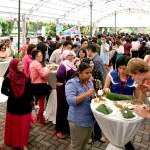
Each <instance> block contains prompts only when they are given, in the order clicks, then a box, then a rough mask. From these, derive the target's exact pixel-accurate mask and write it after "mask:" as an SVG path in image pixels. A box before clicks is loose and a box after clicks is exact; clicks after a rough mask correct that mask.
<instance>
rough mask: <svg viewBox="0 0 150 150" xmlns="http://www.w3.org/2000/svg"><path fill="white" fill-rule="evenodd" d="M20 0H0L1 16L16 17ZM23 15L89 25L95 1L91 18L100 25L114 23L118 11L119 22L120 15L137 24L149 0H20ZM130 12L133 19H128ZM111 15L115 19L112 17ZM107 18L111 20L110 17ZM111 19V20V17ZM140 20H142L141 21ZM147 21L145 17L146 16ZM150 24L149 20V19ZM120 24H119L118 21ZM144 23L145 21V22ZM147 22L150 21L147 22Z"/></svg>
mask: <svg viewBox="0 0 150 150" xmlns="http://www.w3.org/2000/svg"><path fill="white" fill-rule="evenodd" d="M18 1H19V0H1V5H0V17H4V18H17V16H18ZM20 1H21V16H22V15H25V17H26V18H30V19H33V20H46V21H47V20H48V21H53V20H58V21H59V22H62V23H63V22H69V23H80V24H87V25H90V2H92V22H93V24H94V23H95V24H96V25H97V26H114V15H115V14H116V18H117V17H118V18H117V23H119V22H121V23H123V21H118V19H119V15H120V14H124V16H122V17H121V18H123V20H124V21H125V22H126V24H125V25H123V24H122V25H121V26H128V25H127V22H128V23H130V24H132V23H133V21H134V19H136V21H137V22H136V23H135V22H134V26H141V24H140V23H139V24H138V22H139V16H142V17H141V18H144V17H146V18H147V20H149V16H150V11H149V8H150V0H20ZM131 14H136V16H133V18H134V19H133V18H132V20H129V17H131V16H132V15H131ZM111 18H112V20H111ZM107 20H108V21H107ZM109 20H110V21H109ZM140 22H141V21H140ZM144 22H145V20H144ZM149 24H150V23H149ZM116 25H117V24H116ZM142 25H144V23H143V24H142ZM145 26H148V24H147V23H146V22H145Z"/></svg>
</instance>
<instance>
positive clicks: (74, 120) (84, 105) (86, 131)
mask: <svg viewBox="0 0 150 150" xmlns="http://www.w3.org/2000/svg"><path fill="white" fill-rule="evenodd" d="M91 74H92V68H91V67H90V65H89V64H87V63H85V62H81V64H80V65H79V68H78V72H77V75H76V76H75V77H74V78H72V79H71V80H69V81H68V82H67V84H66V86H65V93H66V99H67V102H68V104H69V111H68V121H69V126H70V133H71V145H70V150H87V148H86V144H87V143H88V140H89V139H90V137H91V134H92V131H93V126H94V123H95V119H94V116H93V113H92V111H91V108H90V103H91V99H92V98H93V97H94V93H95V90H94V87H93V83H92V81H91V80H90V78H91Z"/></svg>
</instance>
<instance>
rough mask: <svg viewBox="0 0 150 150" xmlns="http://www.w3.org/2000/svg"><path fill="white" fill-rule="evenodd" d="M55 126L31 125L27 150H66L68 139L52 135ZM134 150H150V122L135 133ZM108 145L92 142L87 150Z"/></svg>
mask: <svg viewBox="0 0 150 150" xmlns="http://www.w3.org/2000/svg"><path fill="white" fill-rule="evenodd" d="M5 113H6V102H5V103H0V144H3V136H4V125H5ZM54 128H55V126H54V125H53V124H52V123H49V124H48V125H45V126H44V125H40V124H31V132H30V137H29V143H28V149H29V150H68V149H69V144H70V137H68V138H66V139H64V140H62V139H59V138H57V137H56V136H55V135H54ZM132 142H133V144H134V147H135V149H136V150H150V122H148V121H147V122H146V123H145V124H144V126H142V127H141V129H140V130H139V131H138V132H137V134H136V136H135V137H134V138H133V140H132ZM107 145H108V141H107V142H106V143H100V142H99V141H94V143H93V144H92V145H88V149H89V150H105V149H106V147H107Z"/></svg>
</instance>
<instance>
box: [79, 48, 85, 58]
mask: <svg viewBox="0 0 150 150" xmlns="http://www.w3.org/2000/svg"><path fill="white" fill-rule="evenodd" d="M80 51H82V52H83V53H84V54H85V57H87V52H86V49H85V48H80V50H79V51H78V54H77V57H78V58H79V53H80Z"/></svg>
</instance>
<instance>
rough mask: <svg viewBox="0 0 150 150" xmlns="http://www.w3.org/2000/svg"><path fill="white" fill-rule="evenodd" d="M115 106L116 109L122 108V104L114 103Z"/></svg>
mask: <svg viewBox="0 0 150 150" xmlns="http://www.w3.org/2000/svg"><path fill="white" fill-rule="evenodd" d="M114 104H115V106H116V107H118V108H123V105H122V104H119V103H117V102H114Z"/></svg>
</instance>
